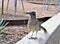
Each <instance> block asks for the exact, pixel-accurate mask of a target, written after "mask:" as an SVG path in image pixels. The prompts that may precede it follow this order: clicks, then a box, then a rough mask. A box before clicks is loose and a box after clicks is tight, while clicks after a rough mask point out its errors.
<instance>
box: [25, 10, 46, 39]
mask: <svg viewBox="0 0 60 44" xmlns="http://www.w3.org/2000/svg"><path fill="white" fill-rule="evenodd" d="M26 14H29V15H30V19H29V21H28V27H29V29H31V31H32V35H31V37H30V38H29V39H37V32H38V31H39V30H41V28H42V29H43V30H44V32H45V33H46V32H47V30H46V29H45V28H44V27H42V26H41V23H40V22H39V21H38V20H37V18H36V12H35V11H32V12H26ZM34 32H36V36H35V37H33V33H34Z"/></svg>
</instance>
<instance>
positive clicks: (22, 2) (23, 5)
mask: <svg viewBox="0 0 60 44" xmlns="http://www.w3.org/2000/svg"><path fill="white" fill-rule="evenodd" d="M21 3H22V8H23V12H24V13H25V8H24V3H23V0H21Z"/></svg>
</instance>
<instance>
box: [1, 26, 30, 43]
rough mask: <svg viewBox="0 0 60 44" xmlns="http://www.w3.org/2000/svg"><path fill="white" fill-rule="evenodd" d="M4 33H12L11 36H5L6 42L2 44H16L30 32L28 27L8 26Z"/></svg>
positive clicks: (3, 41)
mask: <svg viewBox="0 0 60 44" xmlns="http://www.w3.org/2000/svg"><path fill="white" fill-rule="evenodd" d="M4 31H8V32H10V34H7V35H6V34H4V35H3V37H4V40H2V44H15V43H16V42H17V41H19V40H21V39H22V38H23V37H24V36H25V35H26V34H28V33H29V32H30V30H29V29H27V27H26V26H8V27H6V28H5V29H4Z"/></svg>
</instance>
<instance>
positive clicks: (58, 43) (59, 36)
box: [45, 25, 60, 44]
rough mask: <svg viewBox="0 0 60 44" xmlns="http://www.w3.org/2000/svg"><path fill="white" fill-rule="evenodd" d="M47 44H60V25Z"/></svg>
mask: <svg viewBox="0 0 60 44" xmlns="http://www.w3.org/2000/svg"><path fill="white" fill-rule="evenodd" d="M45 44H60V25H59V26H58V27H57V28H56V29H55V31H54V32H53V33H52V34H51V36H50V37H49V39H48V40H47V41H46V43H45Z"/></svg>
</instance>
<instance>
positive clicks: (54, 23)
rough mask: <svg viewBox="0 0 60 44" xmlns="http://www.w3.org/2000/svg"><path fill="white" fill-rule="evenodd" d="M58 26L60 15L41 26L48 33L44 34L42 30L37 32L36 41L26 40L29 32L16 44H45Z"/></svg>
mask: <svg viewBox="0 0 60 44" xmlns="http://www.w3.org/2000/svg"><path fill="white" fill-rule="evenodd" d="M59 24H60V13H58V14H56V15H55V16H53V17H52V18H50V19H49V20H47V21H46V22H44V23H43V24H42V26H43V27H44V28H46V29H47V31H48V33H44V32H43V31H42V30H41V31H39V32H38V39H36V40H32V39H31V40H29V39H28V38H29V37H30V35H31V32H30V33H29V34H28V35H26V36H25V37H24V38H23V39H21V40H20V41H18V42H17V43H16V44H45V43H46V42H47V40H48V39H49V37H50V35H51V34H52V33H53V32H54V31H55V30H56V28H57V27H58V25H59Z"/></svg>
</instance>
